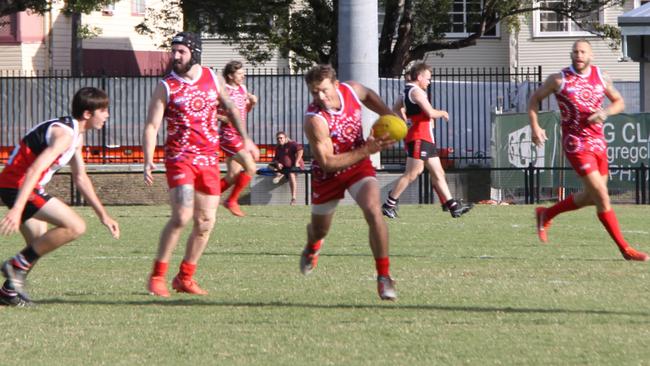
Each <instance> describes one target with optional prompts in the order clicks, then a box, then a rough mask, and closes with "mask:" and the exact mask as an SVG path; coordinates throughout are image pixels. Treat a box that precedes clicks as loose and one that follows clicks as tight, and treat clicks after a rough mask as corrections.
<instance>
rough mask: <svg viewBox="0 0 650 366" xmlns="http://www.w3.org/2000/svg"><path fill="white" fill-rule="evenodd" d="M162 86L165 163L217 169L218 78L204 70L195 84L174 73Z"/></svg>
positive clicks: (206, 69)
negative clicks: (164, 121)
mask: <svg viewBox="0 0 650 366" xmlns="http://www.w3.org/2000/svg"><path fill="white" fill-rule="evenodd" d="M162 83H163V85H165V88H167V107H166V109H165V120H166V121H167V142H166V143H165V163H166V164H174V163H185V164H190V165H194V166H218V156H217V152H218V150H219V135H218V124H217V105H218V96H219V85H218V84H217V77H216V76H215V75H214V73H213V72H212V70H210V69H209V68H207V67H201V74H200V75H199V77H198V78H197V79H196V80H193V81H186V80H183V79H182V78H181V77H179V76H178V75H176V73H174V72H172V73H171V74H169V75H167V76H165V77H164V78H163V80H162Z"/></svg>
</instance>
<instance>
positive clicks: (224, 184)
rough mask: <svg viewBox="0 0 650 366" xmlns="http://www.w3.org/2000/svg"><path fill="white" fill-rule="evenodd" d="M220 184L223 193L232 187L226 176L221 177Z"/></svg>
mask: <svg viewBox="0 0 650 366" xmlns="http://www.w3.org/2000/svg"><path fill="white" fill-rule="evenodd" d="M219 184H220V185H221V193H223V192H225V191H226V189H228V188H230V183H228V181H227V180H226V178H222V179H220V180H219Z"/></svg>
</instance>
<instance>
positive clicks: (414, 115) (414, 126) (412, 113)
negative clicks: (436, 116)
mask: <svg viewBox="0 0 650 366" xmlns="http://www.w3.org/2000/svg"><path fill="white" fill-rule="evenodd" d="M416 89H420V87H419V86H417V85H415V84H412V83H408V84H406V87H405V88H404V108H405V109H406V119H407V121H406V122H407V123H408V125H409V126H410V127H409V130H408V133H407V134H406V137H405V138H404V142H406V143H408V142H411V141H414V140H424V141H427V142H431V143H434V142H435V140H434V136H433V123H431V119H430V118H429V115H428V114H427V113H426V112H425V111H423V110H422V108H420V106H419V105H418V104H417V103H415V102H413V99H411V94H412V93H413V91H415V90H416ZM420 90H422V89H420Z"/></svg>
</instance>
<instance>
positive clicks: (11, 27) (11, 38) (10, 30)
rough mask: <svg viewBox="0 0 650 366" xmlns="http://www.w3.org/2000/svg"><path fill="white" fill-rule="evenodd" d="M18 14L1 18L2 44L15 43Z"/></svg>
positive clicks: (0, 37) (0, 41)
mask: <svg viewBox="0 0 650 366" xmlns="http://www.w3.org/2000/svg"><path fill="white" fill-rule="evenodd" d="M16 18H17V17H16V14H12V15H7V16H3V17H0V43H14V42H17V41H18V40H17V38H16Z"/></svg>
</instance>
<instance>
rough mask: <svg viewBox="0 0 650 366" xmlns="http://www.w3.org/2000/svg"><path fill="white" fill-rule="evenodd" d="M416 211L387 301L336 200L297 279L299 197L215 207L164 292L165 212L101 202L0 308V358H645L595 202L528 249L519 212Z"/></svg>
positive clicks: (480, 361)
mask: <svg viewBox="0 0 650 366" xmlns="http://www.w3.org/2000/svg"><path fill="white" fill-rule="evenodd" d="M432 207H433V206H403V207H402V208H401V211H400V218H399V219H398V220H392V221H390V222H389V226H390V235H391V262H392V266H391V267H392V274H393V276H394V277H395V278H396V280H397V288H398V291H399V293H398V295H399V299H398V301H396V302H392V303H390V302H388V303H387V302H381V301H380V300H379V299H378V296H377V294H376V284H375V281H374V262H373V260H372V257H371V255H370V250H369V248H368V244H367V229H366V226H365V223H364V221H363V219H362V217H361V213H360V211H359V210H358V208H356V207H353V206H342V207H339V210H338V212H337V214H336V218H335V221H334V225H333V227H332V231H331V233H330V235H329V236H328V238H327V239H326V242H325V244H324V247H323V252H322V256H321V260H320V263H319V267H318V268H317V269H316V271H315V272H314V273H313V274H312V275H311V276H309V277H304V276H302V275H300V273H299V271H298V260H299V253H300V251H301V250H302V247H303V245H304V240H305V228H304V227H305V224H306V223H307V220H308V218H309V208H308V207H289V206H266V207H262V206H258V207H244V209H245V211H246V212H247V213H248V217H246V218H235V217H232V216H230V215H229V214H228V213H227V212H226V211H225V210H223V209H221V210H220V212H219V219H218V223H217V226H216V228H215V231H214V232H213V234H212V238H211V240H210V244H209V246H208V249H207V250H206V252H205V254H204V256H203V258H202V260H201V262H200V266H199V271H198V273H197V276H196V278H197V280H198V281H199V283H200V284H201V285H202V286H203V287H204V288H206V289H208V290H209V291H210V294H209V295H208V296H205V297H196V296H189V295H179V294H173V295H172V297H171V298H170V299H160V298H154V297H152V296H149V295H148V294H147V293H146V290H145V281H146V277H147V274H148V272H149V270H150V267H151V261H152V258H153V255H154V253H155V251H156V246H157V241H158V235H159V233H160V230H161V229H162V226H163V225H164V224H165V222H166V220H167V218H168V212H169V209H168V208H167V207H111V208H109V210H110V212H111V213H112V214H113V215H114V216H115V217H116V218H117V219H118V220H119V222H120V224H121V227H122V239H121V240H119V241H115V240H113V239H111V238H110V236H109V234H108V232H107V231H106V230H105V229H104V228H103V227H101V225H100V224H99V223H98V221H97V219H96V218H94V217H93V215H92V211H91V210H90V209H88V208H81V209H79V211H80V212H81V213H82V214H83V215H84V217H86V219H87V222H88V232H87V233H86V234H85V235H84V236H83V237H82V238H81V239H80V240H77V241H75V242H73V243H70V244H69V245H67V246H65V247H63V248H61V249H59V250H57V251H55V252H53V253H52V254H51V255H49V256H47V257H45V258H43V259H42V260H41V261H40V262H39V264H38V265H37V266H36V267H35V269H34V271H33V272H32V273H31V274H30V277H29V286H30V287H29V289H30V293H31V295H32V297H33V298H34V299H35V300H36V301H37V302H38V306H36V307H33V308H27V309H18V308H7V307H1V308H0V319H1V320H0V321H1V324H2V328H3V334H4V336H3V337H2V338H0V347H1V348H2V349H3V350H4V353H5V357H3V358H2V360H1V361H0V364H18V363H19V364H30V365H89V364H107V365H133V364H157V365H178V364H197V365H203V364H218V365H298V364H306V365H409V366H411V365H459V364H473V365H512V364H518V365H565V364H580V365H598V364H600V365H640V364H649V363H650V357H649V356H650V349H649V348H648V346H647V345H648V340H649V339H650V337H649V336H650V293H649V292H648V289H649V282H648V270H649V268H648V266H649V265H648V264H647V263H630V262H626V261H624V260H623V259H622V257H621V256H620V255H619V253H618V251H617V250H616V247H615V245H614V243H613V242H612V241H611V240H610V239H609V237H608V236H607V233H606V232H605V230H604V229H603V228H602V227H601V225H600V223H599V222H598V220H597V219H596V216H595V212H594V210H593V208H590V209H583V210H580V211H577V212H572V213H568V214H565V215H562V216H560V217H558V218H556V219H555V222H554V225H553V227H552V228H551V230H550V232H549V239H550V243H549V244H547V245H540V244H539V243H538V241H537V237H536V235H535V234H534V227H533V223H534V222H533V214H532V212H533V207H532V206H500V207H488V206H481V207H477V208H475V209H474V210H473V211H472V212H471V213H470V214H468V215H467V216H464V217H462V218H460V219H456V220H454V219H451V218H450V217H449V215H448V214H447V213H443V212H441V211H440V209H439V206H437V205H436V206H435V207H433V209H432ZM615 208H616V210H617V215H618V217H619V219H620V222H621V227H622V228H623V231H624V234H625V236H626V237H627V239H628V240H629V241H630V242H631V243H636V244H635V246H636V247H638V248H640V249H642V250H646V251H647V250H650V233H649V232H650V228H648V224H647V223H648V219H647V218H648V217H650V207H642V206H616V207H615ZM4 212H6V211H5V210H4V209H3V210H1V211H0V214H4ZM2 240H3V243H2V245H1V246H0V258H5V257H8V256H10V255H13V254H14V253H15V252H16V251H17V250H19V249H21V248H22V240H21V238H20V237H19V236H18V235H14V236H11V237H8V238H3V239H2ZM183 250H184V241H182V242H181V245H180V247H179V248H178V249H177V251H176V255H175V257H174V261H173V262H172V263H171V265H170V274H169V278H171V276H172V275H173V274H174V273H175V270H176V268H177V266H178V263H179V262H180V258H181V256H182V253H183ZM18 360H20V361H18Z"/></svg>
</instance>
